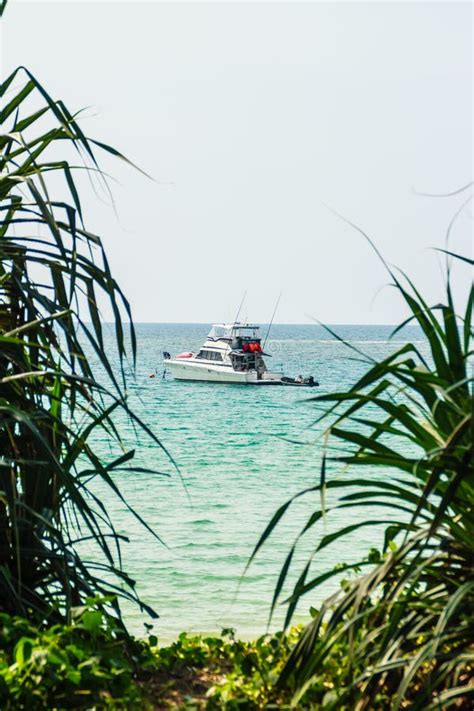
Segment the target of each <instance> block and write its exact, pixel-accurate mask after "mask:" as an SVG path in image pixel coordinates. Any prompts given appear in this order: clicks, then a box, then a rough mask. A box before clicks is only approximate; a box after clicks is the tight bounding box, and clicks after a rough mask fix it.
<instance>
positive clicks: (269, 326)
mask: <svg viewBox="0 0 474 711" xmlns="http://www.w3.org/2000/svg"><path fill="white" fill-rule="evenodd" d="M281 294H282V292H281V291H280V294H279V296H278V299H277V302H276V304H275V308H274V309H273V314H272V318H271V320H270V323H269V324H268V329H267V335H266V336H265V340H264V342H263V350H265V346H266V343H267V340H268V336H269V335H270V329H271V327H272V323H273V319H274V318H275V314H276V312H277V308H278V304H279V303H280V299H281Z"/></svg>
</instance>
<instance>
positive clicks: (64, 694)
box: [0, 601, 151, 711]
mask: <svg viewBox="0 0 474 711" xmlns="http://www.w3.org/2000/svg"><path fill="white" fill-rule="evenodd" d="M102 605H103V601H100V604H97V603H94V602H93V601H90V602H89V603H88V604H87V606H85V607H84V608H82V609H77V610H75V611H74V619H73V621H72V622H71V624H69V625H62V624H58V625H54V626H52V627H49V628H47V629H40V628H38V627H37V626H35V625H34V624H32V623H31V622H28V621H27V620H25V619H24V618H20V617H11V616H9V615H7V614H5V613H0V707H1V708H2V709H5V711H8V710H9V709H11V710H13V709H15V710H16V709H53V708H97V709H102V708H111V709H132V708H136V709H143V708H145V707H146V705H145V702H144V700H143V695H142V692H141V690H140V688H139V686H138V685H137V684H136V683H135V682H134V680H133V679H134V676H135V670H136V664H137V662H140V664H141V666H146V664H147V659H151V653H150V652H149V651H148V648H147V647H146V645H144V644H139V643H136V642H135V643H133V644H132V643H131V641H130V638H127V637H124V635H123V631H122V630H121V629H120V628H117V627H116V625H115V622H114V620H113V619H112V618H110V617H109V616H108V615H105V614H104V613H103V611H102V609H101V606H102Z"/></svg>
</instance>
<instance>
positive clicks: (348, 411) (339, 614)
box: [253, 253, 474, 711]
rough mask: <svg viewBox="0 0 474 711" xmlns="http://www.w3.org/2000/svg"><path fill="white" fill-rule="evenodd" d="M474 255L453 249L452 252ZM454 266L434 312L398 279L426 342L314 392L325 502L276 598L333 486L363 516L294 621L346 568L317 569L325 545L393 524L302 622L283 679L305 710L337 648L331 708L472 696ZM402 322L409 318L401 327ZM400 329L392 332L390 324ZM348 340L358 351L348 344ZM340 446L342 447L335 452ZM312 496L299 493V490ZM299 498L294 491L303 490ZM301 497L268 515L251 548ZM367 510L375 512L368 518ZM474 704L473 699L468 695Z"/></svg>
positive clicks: (472, 549)
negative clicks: (339, 657) (338, 473)
mask: <svg viewBox="0 0 474 711" xmlns="http://www.w3.org/2000/svg"><path fill="white" fill-rule="evenodd" d="M451 257H453V258H454V259H459V260H462V261H463V262H468V263H470V264H471V265H472V260H470V259H468V258H467V257H463V256H460V255H455V254H452V253H449V255H448V260H449V259H450V258H451ZM451 269H452V264H451V262H450V261H448V262H447V272H446V294H445V300H444V303H442V304H438V305H436V306H435V307H429V306H428V305H427V303H426V302H425V301H424V299H423V297H422V296H421V294H420V293H419V292H418V290H417V289H416V287H415V285H414V284H413V283H412V282H411V281H410V280H409V279H408V277H401V278H400V279H399V278H397V277H396V276H395V274H394V273H393V272H390V273H391V276H392V278H393V280H394V284H395V287H396V288H397V290H398V291H399V293H400V294H401V296H402V297H403V299H404V301H405V303H406V305H407V307H408V309H409V312H410V314H411V315H410V318H409V319H408V320H407V321H406V322H405V323H409V322H412V321H414V322H415V323H417V324H418V326H419V328H420V331H421V334H422V337H423V338H424V344H423V346H422V347H421V348H420V347H419V345H418V343H406V344H404V345H403V346H402V347H399V348H398V349H397V350H395V351H394V353H393V354H392V355H391V356H389V357H388V358H386V359H385V360H383V361H378V362H377V361H374V360H373V359H371V358H369V357H367V356H365V355H364V354H363V353H361V351H360V350H358V349H355V348H354V347H352V348H353V350H357V353H358V356H359V357H360V356H362V357H363V358H365V360H366V362H367V370H366V372H365V373H364V375H363V376H362V377H361V378H360V379H359V381H358V382H357V383H355V385H354V386H353V387H352V388H350V389H349V390H348V391H343V392H336V393H329V394H327V395H321V396H318V397H316V398H314V402H315V404H316V406H317V407H318V408H320V409H321V410H322V415H321V416H320V417H319V419H318V422H323V423H324V422H327V423H328V424H327V427H326V429H325V432H324V438H323V445H322V448H321V449H322V452H323V454H322V464H321V476H320V483H319V485H318V486H315V487H313V488H312V489H311V490H310V491H313V492H314V491H319V492H320V494H321V507H320V508H318V509H317V510H316V511H314V513H313V514H312V515H311V516H310V518H309V520H308V521H307V522H305V523H304V525H303V526H302V529H301V534H300V537H299V539H298V541H297V542H296V543H295V545H294V546H293V548H292V549H291V551H290V553H289V555H288V558H287V561H286V563H285V565H284V566H283V568H282V572H281V574H280V577H279V580H278V585H277V588H276V591H275V595H274V600H273V606H272V609H273V608H274V607H275V605H276V604H277V603H278V602H279V601H280V599H281V595H282V589H283V585H284V582H285V580H286V577H287V573H288V571H289V569H290V567H291V561H292V558H293V551H294V548H295V547H296V546H297V545H298V543H299V540H300V539H301V537H302V536H303V535H304V534H305V533H307V532H308V531H310V530H311V529H313V530H314V527H315V526H316V525H317V524H318V523H319V522H320V521H321V520H322V518H323V513H324V509H325V504H324V502H325V494H326V491H327V490H333V491H334V492H335V493H339V496H338V499H337V501H336V503H335V504H334V505H333V506H332V508H330V509H328V510H327V513H328V515H330V512H331V510H338V511H339V512H340V514H342V512H344V511H350V510H351V509H360V511H361V516H360V519H359V521H358V522H357V523H354V524H351V525H347V526H343V527H342V528H340V529H339V530H337V531H336V532H335V533H332V534H328V535H324V534H323V535H322V536H321V537H320V538H319V541H318V544H317V546H316V547H315V549H314V551H313V553H312V555H311V558H310V560H309V561H308V563H307V564H306V566H305V567H304V569H303V571H302V572H301V574H300V575H299V577H298V580H297V583H296V585H295V587H294V589H293V591H292V593H291V594H290V596H289V597H288V598H287V599H286V600H285V603H286V604H287V605H288V613H287V624H289V622H290V620H291V618H292V614H293V612H294V609H295V607H296V604H297V603H298V601H299V600H300V599H301V598H302V597H303V596H304V595H305V594H307V593H309V592H310V591H312V590H314V589H315V588H317V587H318V586H320V585H322V584H323V583H324V582H325V581H326V580H328V579H329V578H331V577H333V576H334V575H340V572H341V568H338V567H336V568H335V569H334V570H333V571H328V572H323V573H322V572H321V571H318V574H317V575H314V573H313V574H312V571H313V570H314V565H313V563H315V565H316V566H317V561H318V553H319V552H320V551H321V550H322V549H323V548H325V547H327V546H330V545H331V544H332V543H333V542H334V541H336V540H341V539H344V538H346V537H347V536H348V535H350V534H351V533H352V532H353V531H357V530H359V529H361V528H362V527H364V526H372V525H374V524H385V525H387V518H386V516H385V515H384V514H382V515H380V511H382V512H383V511H384V510H386V511H387V512H389V513H390V519H389V520H390V524H389V525H388V526H387V527H386V533H385V546H384V550H383V552H382V554H378V553H377V552H374V551H371V552H370V554H369V557H368V559H365V560H361V561H356V562H354V563H353V564H351V565H346V566H343V567H342V569H346V570H359V569H364V568H365V569H367V568H368V569H369V572H367V573H365V574H363V575H357V576H356V577H354V578H352V579H350V580H347V581H344V584H343V586H342V591H341V592H340V593H339V594H337V595H335V596H333V597H332V598H331V599H329V600H328V601H327V602H326V603H325V604H324V605H323V606H322V609H321V611H320V613H319V614H318V615H315V616H314V618H313V620H312V621H311V623H310V624H309V625H308V626H307V628H306V629H305V631H304V632H303V634H302V635H301V638H300V639H299V640H298V643H297V644H296V645H295V648H294V649H293V650H292V653H291V655H290V657H289V659H288V661H287V663H286V664H285V667H284V669H283V672H282V674H281V676H280V680H279V684H280V685H281V686H282V687H284V688H289V689H293V690H294V696H293V702H294V703H296V704H298V703H300V702H301V700H302V699H303V698H304V697H305V695H306V694H307V693H308V691H309V690H311V689H312V688H313V687H314V686H315V685H317V684H318V683H319V679H320V673H321V667H322V665H323V664H324V663H326V662H327V658H328V656H332V655H333V654H334V653H335V649H337V648H338V646H339V645H340V644H341V643H342V644H343V648H345V649H346V650H347V658H346V663H345V665H344V674H343V675H342V676H341V677H340V679H339V684H338V688H337V693H334V696H333V698H332V700H331V699H330V700H328V701H327V703H326V704H325V706H324V708H328V709H329V708H331V709H341V708H346V707H347V708H357V709H372V708H381V709H385V708H387V709H391V710H392V709H393V710H394V711H396V710H397V709H399V708H403V707H404V706H405V705H406V704H407V703H408V702H407V699H409V700H410V708H411V709H428V708H429V709H431V708H433V709H435V708H436V709H438V708H447V707H448V706H449V705H451V704H457V707H458V708H466V709H467V708H468V707H469V703H470V701H469V699H470V697H471V696H472V695H473V693H474V691H473V687H472V685H471V681H472V661H473V650H474V628H473V624H472V610H473V609H474V468H473V458H472V451H473V446H472V394H471V385H472V372H471V370H470V368H469V366H468V359H469V356H470V354H471V345H470V339H471V335H472V332H471V323H472V321H471V319H472V304H473V292H472V290H471V292H470V294H469V297H468V299H467V302H466V304H465V305H464V308H463V310H462V312H461V314H460V315H458V314H457V313H456V310H455V306H454V299H453V294H452V289H451ZM402 325H404V324H402ZM396 330H398V329H396ZM348 346H349V347H351V346H350V345H349V344H348ZM333 442H338V443H339V444H338V446H334V445H333ZM329 462H331V463H332V464H333V466H334V465H338V464H339V465H343V466H344V467H345V468H347V466H348V465H350V467H351V468H354V467H357V468H358V469H360V470H361V474H360V475H359V476H358V477H355V476H354V475H352V476H351V475H350V474H348V475H346V476H345V477H340V478H339V479H334V480H333V479H330V478H329V477H328V476H327V467H328V463H329ZM306 493H308V492H301V494H299V495H298V496H302V495H305V494H306ZM295 498H296V497H295ZM292 501H293V500H291V501H289V502H287V503H286V504H285V505H284V506H282V507H281V508H280V510H279V511H278V512H277V513H276V514H275V515H274V517H273V519H272V521H271V522H270V523H269V525H268V526H267V529H266V530H265V531H264V533H263V534H262V536H261V538H260V541H259V543H258V544H257V546H256V549H255V551H254V554H253V555H255V554H256V553H257V552H258V550H259V548H260V546H261V545H262V544H264V542H265V541H266V539H267V538H268V537H269V536H270V534H271V532H272V531H273V529H274V528H275V526H276V525H278V522H279V521H280V519H281V518H282V516H283V515H284V514H285V512H286V511H287V509H288V507H289V506H290V505H291V503H292ZM372 507H375V508H376V510H377V511H378V513H377V515H376V516H375V517H372V516H370V511H371V509H372ZM471 700H472V699H471Z"/></svg>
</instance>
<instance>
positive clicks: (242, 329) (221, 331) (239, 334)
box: [207, 323, 259, 340]
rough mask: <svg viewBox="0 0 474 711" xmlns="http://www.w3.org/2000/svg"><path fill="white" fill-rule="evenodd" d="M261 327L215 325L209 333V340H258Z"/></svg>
mask: <svg viewBox="0 0 474 711" xmlns="http://www.w3.org/2000/svg"><path fill="white" fill-rule="evenodd" d="M258 332H259V327H258V326H250V325H247V324H246V325H241V324H226V323H221V324H214V325H213V326H212V328H211V330H210V331H209V334H208V336H207V337H208V338H210V339H213V340H216V339H218V338H229V339H234V338H248V339H253V338H258V337H259V335H258Z"/></svg>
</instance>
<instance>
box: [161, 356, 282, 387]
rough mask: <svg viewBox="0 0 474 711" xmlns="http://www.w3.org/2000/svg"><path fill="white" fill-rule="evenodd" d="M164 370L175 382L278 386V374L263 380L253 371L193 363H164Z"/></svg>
mask: <svg viewBox="0 0 474 711" xmlns="http://www.w3.org/2000/svg"><path fill="white" fill-rule="evenodd" d="M166 368H167V369H169V370H170V371H171V374H172V376H173V378H174V379H175V380H194V381H200V382H206V383H235V384H241V385H279V384H281V377H282V376H281V374H280V373H268V372H267V373H264V376H263V378H261V379H259V378H258V377H257V372H256V371H255V370H250V371H236V370H233V369H232V368H228V367H225V366H220V367H219V366H209V365H207V364H203V363H196V362H194V361H189V360H187V361H184V360H183V361H179V360H168V361H166Z"/></svg>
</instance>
